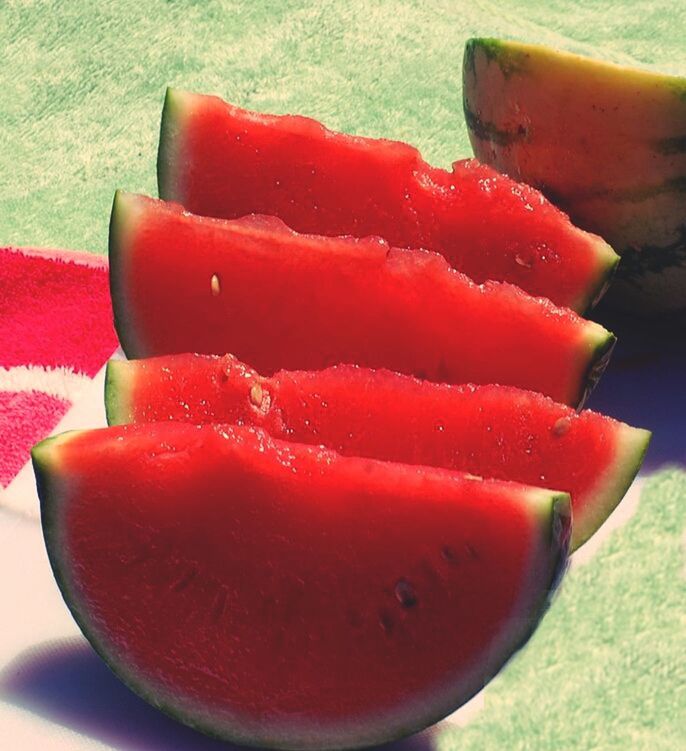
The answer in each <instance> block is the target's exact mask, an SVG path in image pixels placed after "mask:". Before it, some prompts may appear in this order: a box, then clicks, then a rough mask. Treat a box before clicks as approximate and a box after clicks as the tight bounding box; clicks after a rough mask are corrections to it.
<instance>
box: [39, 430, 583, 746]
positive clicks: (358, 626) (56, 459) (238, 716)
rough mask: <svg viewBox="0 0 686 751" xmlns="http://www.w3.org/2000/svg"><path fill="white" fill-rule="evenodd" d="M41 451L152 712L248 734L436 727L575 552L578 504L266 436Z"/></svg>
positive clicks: (82, 559)
mask: <svg viewBox="0 0 686 751" xmlns="http://www.w3.org/2000/svg"><path fill="white" fill-rule="evenodd" d="M33 457H34V466H35V469H36V474H37V479H38V487H39V493H40V497H41V509H42V518H43V528H44V534H45V539H46V545H47V549H48V553H49V557H50V561H51V564H52V566H53V569H54V571H55V575H56V578H57V581H58V582H59V585H60V587H61V589H62V593H63V595H64V597H65V600H66V602H67V604H68V605H69V607H70V608H71V610H72V612H73V614H74V617H75V618H76V620H77V621H78V623H79V625H80V626H81V628H82V630H83V631H84V633H85V634H86V635H87V636H88V638H89V639H90V640H91V642H92V643H93V645H94V646H95V648H96V649H97V650H98V651H99V652H100V654H101V655H102V656H103V657H104V659H105V660H106V661H107V662H108V663H109V664H110V666H111V667H112V668H113V669H114V670H115V672H117V674H118V675H119V676H120V677H121V678H122V679H123V680H124V681H125V682H126V683H127V684H129V685H130V686H131V687H132V688H133V689H134V690H136V691H137V692H139V693H140V694H141V695H142V696H144V697H145V698H147V699H148V700H149V701H151V702H152V703H153V704H155V705H156V706H158V707H159V708H161V709H163V710H165V711H167V712H169V713H171V714H174V715H176V716H177V717H178V718H179V719H181V720H183V721H185V722H187V723H188V724H190V725H193V726H195V727H198V728H199V729H202V730H205V731H208V732H210V733H212V734H218V735H220V736H222V737H226V738H229V739H231V740H234V741H239V742H246V741H249V742H250V743H251V744H259V745H269V746H273V747H278V748H312V749H328V748H351V747H359V746H363V745H369V744H372V743H378V742H382V741H385V740H389V739H391V738H393V737H398V736H401V735H404V734H407V733H410V732H413V731H415V730H418V729H419V728H422V727H425V726H427V725H429V724H430V723H432V722H434V721H436V720H437V719H439V718H440V717H442V716H444V715H446V714H447V713H448V712H450V711H451V710H452V709H454V708H455V707H456V706H458V705H459V704H460V703H462V702H463V701H465V700H466V699H468V698H469V697H470V696H471V695H472V694H474V693H475V692H476V691H478V690H479V689H480V688H481V686H482V685H483V684H484V682H485V681H487V680H488V679H489V678H490V677H492V676H493V675H494V674H495V672H497V671H498V670H499V669H500V667H501V666H502V664H503V663H504V662H505V660H506V659H507V658H508V657H509V656H510V655H511V653H512V652H513V651H514V650H515V649H517V648H518V647H520V646H521V645H522V644H523V643H524V642H525V641H526V639H527V638H528V636H529V635H530V633H531V631H532V629H533V628H534V627H535V624H536V623H537V621H538V620H539V618H540V617H541V615H542V613H543V612H544V610H545V608H546V606H547V603H548V601H549V596H550V591H551V589H552V588H554V587H555V585H556V583H557V582H558V581H559V577H560V575H561V572H562V570H563V567H564V562H565V558H566V549H567V544H568V537H569V527H570V509H569V498H568V496H566V495H565V494H559V493H555V492H553V491H546V490H541V489H537V488H531V487H527V486H522V485H517V484H512V483H504V482H501V481H497V480H485V481H484V480H480V479H478V478H473V477H470V476H465V475H462V474H459V473H455V472H449V471H447V470H442V469H435V468H433V469H432V468H426V467H412V466H407V465H400V464H392V463H387V462H377V461H373V460H370V459H360V458H351V457H341V456H339V455H338V454H335V453H334V452H331V451H328V450H325V449H322V448H314V447H307V446H302V445H299V444H293V443H285V442H282V441H277V440H274V439H272V438H270V437H269V436H267V434H266V433H263V432H262V431H258V430H254V429H250V428H238V427H230V426H217V425H204V426H193V425H189V424H182V423H167V424H157V425H129V426H123V427H116V428H109V429H103V430H99V431H79V432H74V433H68V434H64V435H63V436H61V437H58V438H55V439H48V440H47V441H45V442H43V443H42V444H40V445H39V446H37V447H36V448H35V449H34V452H33Z"/></svg>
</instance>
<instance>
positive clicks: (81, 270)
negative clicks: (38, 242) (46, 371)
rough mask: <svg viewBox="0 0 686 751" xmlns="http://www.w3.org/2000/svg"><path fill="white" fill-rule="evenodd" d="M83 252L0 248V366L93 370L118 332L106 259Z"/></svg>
mask: <svg viewBox="0 0 686 751" xmlns="http://www.w3.org/2000/svg"><path fill="white" fill-rule="evenodd" d="M84 256H86V254H84V253H70V252H68V251H39V250H37V249H28V250H27V251H26V252H25V251H23V250H21V249H16V248H4V249H0V290H2V295H0V366H3V367H6V368H9V367H13V366H17V365H41V366H44V367H58V366H66V367H69V368H72V369H73V370H75V371H77V372H81V373H84V374H86V375H89V376H91V377H92V376H94V375H95V374H96V373H97V372H98V370H99V369H100V367H101V366H102V364H103V363H104V361H105V360H106V359H107V358H108V357H109V355H110V354H111V353H112V352H113V351H114V349H115V348H116V346H117V337H116V334H115V331H114V326H113V322H112V307H111V303H110V295H109V282H108V276H107V265H106V262H104V261H103V260H102V259H98V260H96V261H93V259H85V258H84ZM86 260H87V261H88V262H84V261H86Z"/></svg>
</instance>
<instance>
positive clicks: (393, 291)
mask: <svg viewBox="0 0 686 751" xmlns="http://www.w3.org/2000/svg"><path fill="white" fill-rule="evenodd" d="M110 279H111V288H112V300H113V308H114V315H115V322H116V326H117V331H118V333H119V338H120V341H121V343H122V346H123V347H124V350H125V351H126V353H127V355H128V356H130V357H146V356H150V355H160V354H172V353H178V352H193V351H195V352H202V353H206V354H224V353H225V352H233V353H235V354H236V355H237V356H238V357H240V358H241V359H243V360H245V361H246V362H249V363H251V364H252V365H254V366H255V367H256V368H258V369H259V370H260V371H261V372H263V373H265V374H270V373H273V372H274V371H275V370H278V369H279V368H289V369H300V368H302V369H318V368H322V367H326V366H328V365H336V364H339V363H345V362H348V363H355V364H359V365H364V366H369V367H386V368H389V369H391V370H395V371H399V372H403V373H410V374H413V375H417V376H420V377H423V378H427V379H429V380H432V381H445V382H450V383H458V382H476V383H505V384H511V385H515V386H520V387H523V388H530V389H532V390H535V391H540V392H542V393H544V394H547V395H549V396H551V397H553V398H555V399H557V400H558V401H562V402H567V403H569V404H577V403H579V402H580V401H582V400H583V398H584V396H585V394H586V393H587V391H588V389H589V388H590V387H591V386H592V385H593V383H594V382H595V380H596V379H597V377H598V376H599V374H600V372H602V369H603V368H604V365H605V363H606V361H607V357H608V356H609V352H610V349H611V347H612V345H613V343H614V337H613V336H612V335H611V334H610V333H609V332H607V331H606V330H605V329H604V328H602V327H601V326H599V325H598V324H596V323H591V322H589V321H585V320H583V319H581V318H579V317H578V316H577V315H576V314H574V313H572V312H571V311H569V310H562V309H560V308H556V307H555V306H554V305H553V304H552V303H550V302H549V301H548V300H544V299H542V298H532V297H529V296H528V295H526V294H525V293H524V292H522V291H521V290H520V289H518V288H516V287H514V286H512V285H507V284H499V283H496V282H490V283H487V284H486V285H483V286H478V285H476V284H474V283H473V282H471V281H470V280H469V279H468V278H467V277H466V276H464V275H462V274H459V273H458V272H456V271H454V270H452V269H450V267H449V266H448V265H447V263H446V262H445V260H444V259H443V258H441V256H439V255H437V254H435V253H429V252H427V251H417V250H399V249H395V248H390V247H389V246H388V244H387V243H385V242H384V241H383V240H380V239H378V238H367V239H355V238H330V237H322V236H314V235H300V234H297V233H295V232H293V231H292V230H290V229H288V228H287V227H286V225H284V224H283V222H281V221H280V220H278V219H276V218H273V217H272V218H268V217H246V218H244V219H241V220H236V221H224V220H219V219H210V218H206V217H196V216H193V215H190V214H188V213H187V212H184V211H183V210H182V208H181V207H180V206H178V205H175V204H166V203H164V202H161V201H155V200H153V199H150V198H145V197H143V196H136V195H131V194H123V193H119V194H117V196H116V198H115V201H114V206H113V209H112V220H111V225H110Z"/></svg>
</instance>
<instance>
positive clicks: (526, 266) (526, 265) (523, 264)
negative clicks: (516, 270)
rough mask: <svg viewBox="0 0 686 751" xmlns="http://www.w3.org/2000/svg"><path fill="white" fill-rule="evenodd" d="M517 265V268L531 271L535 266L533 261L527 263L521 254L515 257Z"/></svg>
mask: <svg viewBox="0 0 686 751" xmlns="http://www.w3.org/2000/svg"><path fill="white" fill-rule="evenodd" d="M515 263H516V264H517V266H521V267H522V268H524V269H530V268H531V267H532V266H533V265H534V264H533V261H527V260H526V258H522V256H520V255H519V253H517V255H516V256H515Z"/></svg>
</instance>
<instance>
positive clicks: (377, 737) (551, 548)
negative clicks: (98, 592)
mask: <svg viewBox="0 0 686 751" xmlns="http://www.w3.org/2000/svg"><path fill="white" fill-rule="evenodd" d="M83 432H84V431H70V432H68V433H64V434H61V435H59V436H56V437H52V438H48V439H46V440H44V441H42V442H41V443H39V444H37V445H36V446H34V448H33V450H32V452H31V456H32V462H33V467H34V472H35V475H36V484H37V488H38V494H39V497H40V509H41V523H42V529H43V536H44V540H45V545H46V549H47V552H48V558H49V561H50V566H51V568H52V571H53V574H54V576H55V580H56V582H57V584H58V587H59V589H60V592H61V594H62V597H63V599H64V601H65V603H66V605H67V607H68V608H69V610H70V612H71V614H72V616H73V618H74V620H75V621H76V623H77V625H78V626H79V628H80V629H81V631H82V633H83V635H84V636H85V638H86V639H87V640H88V642H89V643H90V644H91V646H92V647H93V649H94V650H95V651H96V652H97V653H98V655H99V656H100V657H101V658H102V659H103V661H104V662H105V664H106V665H107V666H108V667H109V668H110V670H111V671H112V672H113V673H114V674H115V675H116V676H117V677H118V678H119V679H120V680H121V681H122V682H123V683H124V684H125V685H126V686H128V687H129V688H130V689H131V690H132V691H134V693H136V694H138V695H139V696H140V697H141V698H143V699H144V700H145V701H147V702H148V703H149V704H151V705H152V706H154V707H156V708H157V709H159V710H160V711H162V712H163V713H165V714H167V715H169V716H170V717H172V718H174V719H175V720H177V721H179V722H181V723H183V724H185V725H188V726H189V727H192V728H194V729H195V730H198V731H200V732H202V733H204V734H205V735H208V736H211V737H214V738H218V739H221V740H226V741H229V742H232V743H239V744H243V745H248V746H267V747H270V748H275V749H284V751H296V750H297V749H302V750H303V751H308V750H309V749H311V750H312V751H343V749H351V748H364V747H367V746H370V745H375V744H378V743H382V742H391V741H394V740H398V739H400V738H403V737H406V736H408V735H411V734H412V733H415V732H418V731H421V730H423V729H425V728H426V727H429V726H430V725H432V724H434V723H436V722H438V721H440V720H441V719H443V718H444V717H446V716H447V715H448V714H450V713H451V712H452V711H454V710H455V709H457V707H456V706H455V699H454V697H455V696H456V695H457V694H458V692H457V691H454V692H451V696H452V697H453V698H452V700H451V699H448V701H445V700H444V701H443V703H442V704H441V705H440V706H439V705H438V703H437V705H436V706H437V708H436V710H435V711H434V712H433V713H432V714H431V715H430V716H429V715H428V713H427V714H424V715H423V716H422V718H421V720H420V721H419V722H413V721H412V720H411V719H410V718H409V717H407V716H405V717H404V721H400V722H398V721H396V723H395V728H394V732H393V733H392V734H391V735H383V734H382V733H379V732H378V730H377V731H376V732H374V731H373V730H372V732H371V734H370V733H369V731H367V734H366V735H365V728H364V727H360V729H359V735H358V740H357V741H352V745H351V737H352V734H350V733H349V734H348V735H347V736H346V738H345V739H344V741H345V742H343V739H340V738H339V739H338V740H337V741H336V742H333V743H326V742H323V739H322V737H321V736H317V737H311V738H303V737H301V738H299V739H298V740H297V741H295V742H291V743H288V742H286V743H284V742H283V741H282V740H281V739H280V738H272V737H266V736H261V737H256V736H255V735H254V734H246V733H245V732H242V731H241V728H239V727H238V726H237V725H235V726H232V727H228V726H225V727H217V726H216V725H212V723H211V722H209V721H207V720H206V719H204V720H200V719H198V717H197V711H196V716H193V709H190V710H187V709H184V708H183V707H179V706H177V705H175V704H174V703H173V702H170V701H168V700H165V699H161V698H160V697H158V696H156V692H155V689H154V688H152V687H150V686H149V685H147V684H146V681H145V680H141V679H139V678H138V677H136V676H135V675H133V674H132V672H131V671H128V670H126V669H125V668H123V667H122V666H121V665H120V664H119V663H118V662H117V660H115V659H113V658H112V657H111V656H110V655H109V650H108V648H107V645H106V641H105V639H102V638H101V637H100V636H99V635H98V634H97V633H96V630H97V629H95V628H92V627H91V626H92V624H91V620H90V618H89V616H88V614H87V612H86V608H85V607H83V604H82V603H81V602H79V598H78V596H77V595H76V594H75V593H74V591H73V583H72V581H71V578H70V576H69V573H68V561H67V559H66V558H65V557H64V556H63V554H62V551H63V550H64V542H63V538H62V535H61V529H60V517H59V511H60V508H61V506H62V505H63V503H64V501H65V499H66V498H68V483H67V481H66V479H65V478H64V477H60V462H59V451H58V449H59V447H60V446H62V445H64V444H65V443H67V442H68V441H69V440H71V439H72V438H74V437H76V436H78V435H79V434H81V433H83ZM526 497H527V500H529V502H530V503H531V507H532V515H533V516H534V518H535V520H536V522H537V523H538V524H539V525H540V536H539V544H538V546H537V548H535V549H532V552H531V559H530V560H531V563H530V566H529V570H528V572H527V575H526V576H525V579H524V582H523V584H522V595H521V597H520V601H519V603H518V607H515V608H513V611H512V613H511V616H510V625H509V627H508V628H507V629H504V630H503V632H502V633H501V638H500V640H499V642H498V643H497V644H496V645H492V646H491V648H490V649H489V651H488V655H487V657H486V659H485V660H484V664H485V669H483V670H478V671H477V670H475V671H474V676H475V677H472V676H470V678H471V683H470V684H469V688H468V690H466V691H464V693H463V695H462V696H460V702H461V703H465V702H466V701H468V700H469V699H470V698H471V697H472V696H474V695H475V694H476V693H478V691H479V690H481V688H482V686H483V685H486V684H487V683H488V682H489V681H490V680H491V678H493V677H494V676H495V675H496V674H497V673H498V672H500V670H502V669H503V668H504V667H505V665H506V664H507V663H508V662H509V660H510V659H511V658H512V657H513V656H514V655H515V654H516V652H518V651H519V650H520V649H521V648H522V647H523V646H524V645H525V644H526V643H527V642H528V641H529V639H530V638H531V636H532V635H533V633H534V632H535V630H536V628H537V627H538V625H539V623H540V621H541V619H542V618H543V616H544V615H545V613H546V612H547V610H548V608H549V607H550V605H551V604H552V602H553V599H554V597H555V594H556V592H557V591H558V588H559V585H560V582H561V580H562V578H563V575H564V572H565V571H566V568H567V564H568V551H569V540H570V536H571V504H570V499H569V496H568V495H567V494H566V493H559V492H557V491H549V490H543V489H539V488H531V489H530V492H529V493H528V494H527V496H526ZM532 548H533V545H532ZM542 575H545V579H544V581H545V586H541V576H542ZM475 682H476V683H477V684H478V685H472V684H474V683H475ZM444 693H445V691H444Z"/></svg>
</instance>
